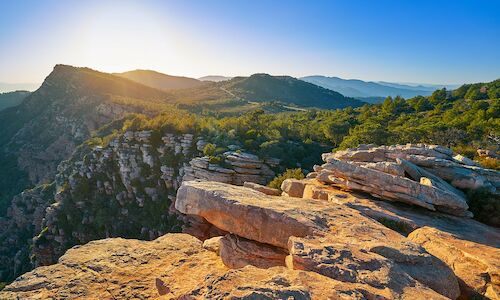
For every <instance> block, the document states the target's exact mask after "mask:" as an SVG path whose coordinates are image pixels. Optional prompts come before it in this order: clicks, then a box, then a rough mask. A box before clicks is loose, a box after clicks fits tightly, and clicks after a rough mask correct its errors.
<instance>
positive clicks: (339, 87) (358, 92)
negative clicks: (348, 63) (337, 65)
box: [300, 75, 433, 98]
mask: <svg viewBox="0 0 500 300" xmlns="http://www.w3.org/2000/svg"><path fill="white" fill-rule="evenodd" d="M300 79H301V80H304V81H307V82H310V83H313V84H317V85H319V86H322V87H324V88H328V89H331V90H335V91H338V92H339V93H341V94H343V95H345V96H349V97H354V98H363V97H387V96H391V97H395V96H401V97H403V98H411V97H414V96H418V95H421V96H429V95H430V94H432V91H433V90H429V89H422V90H419V89H416V88H402V87H401V86H402V85H400V87H395V86H388V85H384V84H380V83H377V82H371V81H363V80H360V79H342V78H340V77H327V76H322V75H313V76H306V77H301V78H300Z"/></svg>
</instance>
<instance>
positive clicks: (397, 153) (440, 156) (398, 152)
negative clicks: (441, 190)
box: [323, 144, 500, 194]
mask: <svg viewBox="0 0 500 300" xmlns="http://www.w3.org/2000/svg"><path fill="white" fill-rule="evenodd" d="M323 158H324V159H325V160H327V159H328V158H335V159H338V160H342V161H355V162H391V161H392V162H395V161H396V160H397V159H398V158H399V159H404V160H407V161H409V162H411V163H413V164H415V165H417V166H419V167H422V168H425V169H426V170H428V171H430V172H431V173H432V174H434V175H437V176H439V177H441V178H442V179H444V180H446V181H448V182H450V184H451V185H453V186H454V187H457V188H461V189H479V188H482V189H487V190H489V191H490V192H492V193H495V194H498V193H500V172H498V171H495V170H490V169H485V168H481V167H479V166H478V164H477V163H476V162H474V161H472V160H470V159H468V158H466V157H464V156H462V155H460V154H456V153H453V151H452V150H450V149H448V148H445V147H442V146H438V145H425V144H407V145H395V146H380V147H376V146H373V145H361V146H360V147H358V148H351V149H347V150H344V151H337V152H335V153H333V154H327V155H325V156H324V157H323Z"/></svg>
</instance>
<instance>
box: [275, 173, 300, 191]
mask: <svg viewBox="0 0 500 300" xmlns="http://www.w3.org/2000/svg"><path fill="white" fill-rule="evenodd" d="M304 177H305V176H304V173H302V169H301V168H297V169H286V171H285V172H284V173H282V174H281V175H279V176H276V177H274V179H273V180H271V182H269V184H268V185H267V186H269V187H272V188H275V189H278V190H280V191H281V184H282V183H283V181H285V179H289V178H294V179H303V178H304Z"/></svg>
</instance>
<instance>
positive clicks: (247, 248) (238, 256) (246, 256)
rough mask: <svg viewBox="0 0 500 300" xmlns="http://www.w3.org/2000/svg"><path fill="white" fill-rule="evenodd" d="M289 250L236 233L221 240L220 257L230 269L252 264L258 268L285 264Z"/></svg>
mask: <svg viewBox="0 0 500 300" xmlns="http://www.w3.org/2000/svg"><path fill="white" fill-rule="evenodd" d="M287 254H288V253H287V252H286V251H285V250H284V249H281V248H277V247H274V246H271V245H266V244H262V243H259V242H254V241H251V240H248V239H245V238H242V237H239V236H237V235H234V234H228V235H226V236H224V237H223V238H222V239H221V240H220V257H221V259H222V262H223V263H224V265H226V267H228V268H230V269H238V268H243V267H245V266H248V265H251V266H255V267H258V268H264V269H267V268H271V267H276V266H285V257H286V256H287Z"/></svg>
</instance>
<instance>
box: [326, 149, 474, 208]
mask: <svg viewBox="0 0 500 300" xmlns="http://www.w3.org/2000/svg"><path fill="white" fill-rule="evenodd" d="M322 168H323V169H322V171H321V173H320V174H319V175H318V177H317V178H318V180H320V181H323V182H325V183H329V184H332V185H339V186H342V187H345V188H348V189H351V190H357V191H363V192H367V193H369V194H371V195H374V196H376V197H378V198H383V199H389V200H393V201H400V202H404V203H408V204H412V205H418V206H421V207H424V208H427V209H430V210H439V211H443V212H446V213H450V214H453V215H458V216H466V217H471V216H472V213H471V212H470V211H468V210H467V209H468V208H469V206H468V205H467V202H466V200H465V198H463V197H461V196H459V195H458V194H456V193H452V192H450V191H448V190H443V189H441V188H438V187H435V186H432V185H430V186H429V185H425V184H421V183H420V182H416V181H413V180H411V179H409V178H406V177H401V176H396V175H392V174H389V173H385V172H382V171H379V170H374V169H371V168H366V167H362V166H358V165H356V164H352V163H349V162H345V161H341V160H338V159H335V158H327V163H326V164H324V165H323V166H322Z"/></svg>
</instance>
